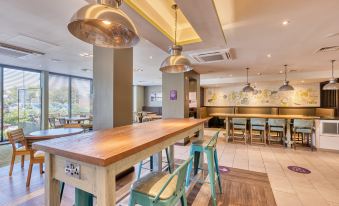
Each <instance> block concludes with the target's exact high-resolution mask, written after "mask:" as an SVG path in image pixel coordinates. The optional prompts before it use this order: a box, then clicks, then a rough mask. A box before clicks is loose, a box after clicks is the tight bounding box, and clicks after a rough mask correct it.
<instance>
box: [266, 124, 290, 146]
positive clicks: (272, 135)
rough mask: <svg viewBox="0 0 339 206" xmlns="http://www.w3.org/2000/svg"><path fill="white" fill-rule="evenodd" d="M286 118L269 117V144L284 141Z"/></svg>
mask: <svg viewBox="0 0 339 206" xmlns="http://www.w3.org/2000/svg"><path fill="white" fill-rule="evenodd" d="M285 131H286V120H285V119H268V138H267V139H268V144H271V142H280V143H281V142H283V138H285V136H286V134H285Z"/></svg>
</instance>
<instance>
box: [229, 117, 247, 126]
mask: <svg viewBox="0 0 339 206" xmlns="http://www.w3.org/2000/svg"><path fill="white" fill-rule="evenodd" d="M232 124H239V125H247V119H246V118H232Z"/></svg>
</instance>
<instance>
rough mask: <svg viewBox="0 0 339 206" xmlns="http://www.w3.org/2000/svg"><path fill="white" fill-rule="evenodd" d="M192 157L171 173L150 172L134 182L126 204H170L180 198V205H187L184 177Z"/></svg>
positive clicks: (175, 202) (149, 205) (169, 205)
mask: <svg viewBox="0 0 339 206" xmlns="http://www.w3.org/2000/svg"><path fill="white" fill-rule="evenodd" d="M192 158H193V157H190V158H189V159H188V160H186V161H185V162H184V163H183V164H182V165H181V166H180V167H178V168H177V169H176V170H175V171H174V172H173V173H172V174H167V173H164V172H152V173H149V174H148V175H146V176H145V177H142V178H141V179H139V180H138V181H136V182H134V183H133V185H132V188H131V195H130V199H129V204H128V205H129V206H134V205H135V204H139V205H143V206H155V205H157V206H158V205H159V206H160V205H163V206H167V205H168V206H172V205H177V203H178V202H179V200H181V205H184V206H187V199H186V192H185V177H186V172H187V167H188V164H189V163H190V162H191V161H192Z"/></svg>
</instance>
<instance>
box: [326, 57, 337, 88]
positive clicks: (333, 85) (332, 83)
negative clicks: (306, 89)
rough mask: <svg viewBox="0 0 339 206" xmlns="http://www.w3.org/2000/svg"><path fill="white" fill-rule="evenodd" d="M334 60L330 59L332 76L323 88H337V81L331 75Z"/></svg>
mask: <svg viewBox="0 0 339 206" xmlns="http://www.w3.org/2000/svg"><path fill="white" fill-rule="evenodd" d="M334 62H335V60H331V63H332V78H331V79H330V81H329V83H327V84H326V85H325V86H324V87H323V90H338V89H339V83H338V82H337V79H336V78H334V75H333V69H334V68H333V65H334Z"/></svg>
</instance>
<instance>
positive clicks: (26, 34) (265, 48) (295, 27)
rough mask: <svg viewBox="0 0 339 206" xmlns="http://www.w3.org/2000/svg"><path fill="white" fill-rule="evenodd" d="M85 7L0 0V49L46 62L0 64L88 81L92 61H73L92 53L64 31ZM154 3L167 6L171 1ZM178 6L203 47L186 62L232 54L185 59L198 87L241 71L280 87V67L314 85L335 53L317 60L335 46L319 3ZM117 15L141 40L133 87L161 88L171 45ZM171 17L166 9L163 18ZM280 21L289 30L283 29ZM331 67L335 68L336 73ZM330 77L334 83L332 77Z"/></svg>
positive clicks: (338, 34) (327, 10)
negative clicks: (17, 49) (24, 51)
mask: <svg viewBox="0 0 339 206" xmlns="http://www.w3.org/2000/svg"><path fill="white" fill-rule="evenodd" d="M91 1H93V0H88V1H87V2H86V1H85V0H72V1H68V0H58V1H44V0H30V1H26V0H11V1H2V2H1V7H0V25H1V31H0V42H8V43H12V44H16V45H17V46H22V47H25V48H30V49H35V50H39V51H41V52H44V53H46V55H43V56H35V57H32V58H28V59H18V58H11V57H7V56H1V55H0V63H2V64H9V65H15V66H23V67H28V68H35V69H43V70H48V71H53V72H59V73H66V74H72V75H79V76H85V77H91V76H92V71H91V69H92V57H91V56H89V57H82V56H80V54H83V53H88V54H92V47H91V46H90V45H88V44H86V43H83V42H81V41H79V40H78V39H76V38H74V37H73V36H71V34H70V33H69V32H68V31H67V27H66V25H67V24H68V21H69V19H70V17H71V16H72V14H73V13H74V12H75V11H76V10H77V9H79V8H80V7H82V6H83V5H85V4H87V3H88V2H91ZM128 1H129V2H133V1H134V2H137V1H135V0H128ZM159 1H161V2H163V4H162V5H167V4H169V2H172V1H173V0H159ZM147 2H151V1H148V0H147ZM177 4H178V6H179V8H180V10H181V11H182V13H183V16H184V17H185V18H186V20H187V22H188V23H189V24H190V25H191V26H192V27H193V28H194V30H195V32H196V33H197V34H198V35H199V37H200V38H201V40H202V41H201V42H195V43H190V44H185V45H184V52H185V54H186V55H187V56H190V55H191V54H194V53H200V52H210V51H215V50H219V49H225V48H233V49H234V52H235V55H234V56H235V59H233V60H226V61H221V62H215V63H204V64H198V63H197V62H196V61H195V60H193V59H192V62H193V63H195V70H196V71H197V72H199V73H200V74H201V82H202V85H204V86H212V85H224V84H234V83H239V82H245V81H246V78H245V70H244V68H246V67H250V68H251V69H250V81H252V82H267V81H282V80H283V75H282V74H281V73H280V71H281V70H283V65H284V64H288V65H289V67H288V68H289V70H293V72H289V73H288V75H289V79H291V80H292V82H301V81H303V82H319V81H322V80H325V79H328V78H329V76H330V60H331V59H337V60H339V51H335V52H323V53H316V51H317V50H318V49H320V48H321V47H325V46H339V27H338V23H337V19H339V12H337V11H338V9H339V2H338V1H337V0H326V3H324V2H323V1H319V0H274V1H272V0H256V1H253V0H205V1H196V0H185V1H177ZM37 5H39V6H37ZM147 5H148V7H152V5H151V4H149V3H148V4H147ZM192 5H194V6H192ZM139 7H141V6H139ZM122 9H123V10H124V11H125V12H126V13H127V14H128V15H129V16H130V18H131V19H132V20H133V22H134V23H135V25H136V27H137V29H138V31H139V33H140V35H141V37H142V40H141V42H140V43H139V44H138V45H137V46H136V47H135V48H134V62H133V63H134V69H135V72H134V84H136V85H159V84H161V73H160V72H159V70H158V69H159V65H160V64H161V62H162V60H163V59H164V58H165V57H166V55H167V54H166V51H167V48H168V46H170V45H171V44H172V42H171V40H170V39H171V38H168V35H165V34H164V33H163V32H162V31H160V30H159V28H157V27H156V26H154V24H152V23H151V22H150V21H148V20H146V19H145V18H144V17H143V16H142V15H141V14H140V12H137V11H136V10H135V8H133V7H130V6H128V4H123V6H122ZM141 9H142V8H141ZM170 10H171V9H168V10H167V15H169V17H170V16H171V15H170ZM151 18H152V17H151ZM153 18H154V17H153ZM179 18H180V15H179ZM166 20H167V23H166V28H167V29H169V30H168V31H169V33H171V32H170V31H171V29H170V28H171V26H170V22H171V21H172V20H171V18H166ZM283 21H288V22H289V23H288V24H287V25H283V24H282V22H283ZM180 22H181V24H182V28H184V27H185V25H187V22H186V23H185V21H184V20H180ZM183 22H184V23H183ZM172 30H173V27H172ZM268 54H270V57H268ZM338 65H339V62H338V63H337V65H336V66H335V68H338V67H339V66H338ZM84 69H85V70H87V71H83V70H84ZM335 74H337V76H339V71H337V73H335Z"/></svg>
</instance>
